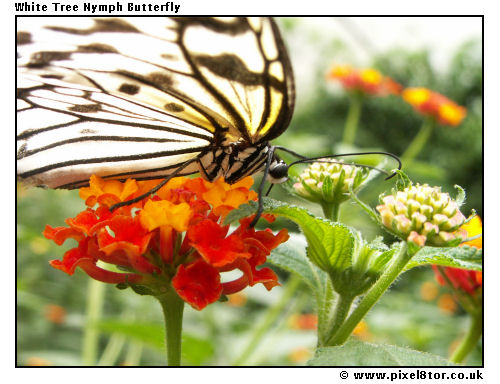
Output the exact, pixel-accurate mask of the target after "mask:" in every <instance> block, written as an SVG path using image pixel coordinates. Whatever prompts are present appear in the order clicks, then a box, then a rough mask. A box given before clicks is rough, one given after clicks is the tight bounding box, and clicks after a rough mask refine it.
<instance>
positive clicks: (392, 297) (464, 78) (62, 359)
mask: <svg viewBox="0 0 500 384" xmlns="http://www.w3.org/2000/svg"><path fill="white" fill-rule="evenodd" d="M280 22H281V25H282V27H283V35H284V39H285V41H286V42H287V45H288V47H289V49H290V51H291V52H292V57H293V56H294V55H293V52H294V50H295V49H297V50H298V49H300V47H297V46H294V40H293V38H292V37H293V36H295V35H297V34H298V33H304V30H303V28H306V27H304V25H303V23H301V22H300V20H296V19H282V20H280ZM332 22H333V21H332ZM307 36H309V38H308V40H307V41H308V44H311V45H313V47H314V46H318V47H319V46H320V45H321V47H322V49H324V51H323V52H322V57H324V61H323V62H322V64H321V65H319V66H318V67H317V68H309V69H308V70H309V71H311V73H309V74H308V76H309V77H310V78H312V79H313V80H312V83H311V84H309V86H310V87H311V89H312V91H310V92H309V93H308V95H309V96H310V97H309V98H308V99H307V100H301V104H300V108H298V109H297V111H296V113H295V115H294V118H293V120H292V123H291V125H290V127H289V128H288V130H287V131H286V132H285V133H284V134H283V135H282V136H281V137H280V138H279V139H278V140H276V143H277V144H281V145H284V146H286V147H289V148H291V149H293V150H296V151H298V152H300V153H302V154H305V155H309V156H318V155H327V154H332V153H336V151H337V149H338V147H337V146H338V143H339V142H340V140H341V137H342V130H343V125H344V122H345V117H346V113H347V109H348V105H349V100H348V98H347V97H346V94H345V93H342V92H338V91H337V92H335V91H332V89H331V88H332V87H331V84H328V83H327V81H326V80H325V73H326V71H327V69H328V67H329V66H330V65H332V64H333V63H335V62H336V59H337V57H339V56H340V57H344V58H345V57H349V53H350V50H351V49H352V48H349V47H348V46H346V45H345V43H344V42H343V41H340V40H338V39H336V37H335V36H327V35H321V36H317V35H315V34H313V33H311V34H309V35H307ZM325 47H326V48H325ZM430 56H431V52H428V51H406V50H401V49H398V50H391V51H388V52H384V53H383V54H378V55H377V56H375V57H373V63H372V66H373V67H374V68H377V69H379V70H380V71H382V72H383V73H384V74H386V75H389V76H391V77H393V78H394V79H395V80H396V81H398V82H400V83H401V84H403V85H404V86H423V87H428V88H430V89H432V90H435V91H437V92H440V93H442V94H444V95H446V96H447V97H449V98H450V99H452V100H454V101H456V102H457V103H458V104H460V105H463V106H465V107H466V108H467V110H468V114H467V117H466V119H465V120H464V122H463V123H462V124H461V125H460V126H459V127H456V128H449V127H441V126H439V127H437V128H436V129H435V130H434V132H433V137H431V139H430V140H429V143H428V145H427V146H426V147H425V148H424V150H423V151H422V152H421V153H420V155H419V156H418V162H415V163H413V166H412V167H410V168H408V169H405V170H406V171H407V173H408V174H409V175H410V177H411V178H412V179H413V180H414V181H417V182H421V183H424V182H425V183H429V184H431V185H441V186H442V187H443V190H444V191H447V192H450V193H451V194H452V195H454V190H453V185H455V184H459V185H460V186H462V187H463V188H464V189H465V190H466V191H467V200H466V204H465V206H464V208H463V210H462V211H463V212H464V214H466V215H467V214H468V213H469V212H470V210H471V209H472V208H474V209H476V210H477V212H478V213H479V214H480V215H482V211H483V208H482V193H483V192H482V191H483V172H482V169H483V161H482V156H483V155H482V51H481V42H480V41H466V42H463V44H462V45H461V46H460V48H459V49H458V50H457V51H456V52H455V54H454V56H453V59H452V60H451V63H450V65H449V67H448V68H447V69H446V70H445V71H439V72H438V71H437V70H436V69H435V68H433V66H432V64H431V61H430ZM344 62H345V61H344ZM352 64H353V65H356V63H352ZM295 76H296V77H297V78H298V77H300V76H301V73H298V72H297V71H296V72H295ZM421 123H422V119H421V117H420V116H418V115H417V114H416V113H415V112H414V111H413V110H412V108H411V107H410V106H409V105H408V104H406V103H405V102H404V101H403V100H402V99H401V98H399V97H396V96H389V97H385V98H369V99H367V100H366V101H365V103H364V105H363V110H362V116H361V121H360V127H359V130H358V136H357V138H356V145H357V147H358V148H359V149H362V150H385V151H388V152H392V153H394V154H396V155H400V154H401V153H403V152H404V150H405V149H406V147H407V146H408V144H409V142H410V140H411V139H412V138H413V137H414V136H415V135H416V134H417V132H418V130H419V128H420V125H421ZM372 185H373V184H372ZM391 187H392V183H390V182H384V181H383V180H382V178H380V179H379V181H378V182H376V183H375V186H373V187H371V188H369V189H366V190H364V191H363V192H362V193H361V198H362V199H363V200H364V201H366V202H368V203H370V204H372V205H374V204H376V203H377V198H378V195H379V193H381V192H382V191H384V190H387V189H390V188H391ZM272 196H273V197H274V198H277V199H282V200H285V201H292V202H295V203H299V204H301V205H305V206H306V207H307V208H308V209H310V210H311V211H313V212H315V213H317V214H320V211H319V209H318V208H317V207H313V206H310V205H308V204H306V203H305V202H303V201H298V200H294V199H292V198H290V196H289V195H287V194H286V193H285V192H284V191H283V190H280V188H279V187H278V188H275V189H274V190H273V192H272ZM82 209H83V202H82V201H81V200H80V199H79V198H78V193H77V192H76V191H52V190H41V189H29V190H26V189H24V188H22V187H19V188H18V199H17V215H18V218H17V236H18V237H17V363H18V364H19V365H26V364H34V360H33V358H35V357H36V358H41V359H44V361H45V362H46V363H48V364H52V365H80V364H81V340H82V329H83V326H84V324H85V302H86V288H87V285H88V278H87V277H86V275H84V274H83V273H82V272H80V271H77V272H76V273H75V275H74V276H72V277H69V276H67V275H66V274H64V273H62V272H60V271H57V270H55V269H53V268H51V267H50V266H49V265H48V260H51V259H56V258H61V257H62V254H63V249H62V248H61V247H57V246H55V245H54V244H52V243H50V242H49V241H48V240H45V239H44V238H43V237H42V235H41V233H42V231H43V229H44V227H45V225H46V224H51V225H53V226H58V225H63V221H64V219H65V218H67V217H72V216H74V215H75V214H76V213H77V212H79V211H80V210H82ZM342 221H344V222H345V223H346V224H348V225H351V226H354V227H356V228H358V229H360V230H361V231H362V232H363V233H364V235H365V236H366V238H368V239H372V238H373V237H374V236H375V235H378V234H379V233H378V231H377V229H376V228H374V226H373V225H372V223H371V222H370V221H369V220H368V218H367V217H365V216H364V215H363V214H362V213H361V211H360V210H359V209H358V208H356V207H354V206H352V205H350V204H344V206H343V208H342ZM283 225H285V226H288V227H289V228H290V230H292V231H293V230H295V229H296V228H295V227H294V226H293V225H292V224H290V223H288V222H285V221H282V220H279V221H277V223H276V224H275V226H276V228H277V227H280V226H283ZM387 240H388V241H392V240H393V239H390V238H387ZM70 246H71V244H69V245H66V248H65V249H68V248H70ZM278 272H279V274H280V278H281V280H282V281H285V280H286V279H287V274H286V273H284V272H283V271H278ZM430 281H433V275H432V273H431V272H430V271H429V270H427V269H417V270H412V271H410V272H407V273H406V274H405V275H404V277H403V278H401V279H400V280H399V281H398V282H397V284H395V286H394V287H393V288H392V289H391V291H390V292H388V293H387V294H386V295H385V296H384V297H383V299H382V300H381V301H380V302H379V303H378V304H377V306H376V307H375V308H374V309H373V310H372V311H371V312H370V313H369V315H368V317H367V319H366V322H367V326H368V336H366V335H365V336H366V337H369V340H370V341H373V342H384V343H389V344H395V345H401V346H408V347H411V348H414V349H418V350H424V351H429V352H432V353H436V354H439V355H442V356H443V357H446V356H447V355H448V349H449V347H450V345H451V344H452V343H453V342H454V341H455V340H457V339H458V338H459V337H460V336H461V335H462V334H463V332H464V331H465V329H466V323H467V316H465V314H464V313H463V312H462V311H461V310H460V309H459V308H458V309H456V311H454V312H453V313H445V312H443V311H442V310H440V309H439V308H438V305H437V302H438V300H440V298H442V295H443V294H444V293H446V290H445V289H444V288H439V295H438V296H437V297H436V298H435V299H433V300H431V301H425V300H423V299H422V297H421V294H420V292H421V289H422V284H423V283H425V282H430ZM280 292H281V288H276V289H274V290H273V291H271V292H269V293H268V292H267V291H265V290H264V289H260V288H252V289H247V290H246V291H245V295H246V298H247V300H248V301H247V303H246V304H245V305H244V306H240V307H238V306H231V305H229V304H228V303H216V304H214V305H212V306H210V307H209V308H207V309H205V310H203V311H202V312H197V311H195V310H193V309H191V308H187V309H186V320H185V335H184V360H185V362H186V364H189V365H231V364H232V363H233V362H234V361H235V360H236V359H237V356H236V355H238V354H240V353H242V351H243V350H244V348H245V345H247V344H248V342H249V340H250V339H251V335H252V332H254V330H255V327H256V324H259V321H262V319H263V318H264V317H265V316H266V313H267V312H266V311H268V309H269V308H270V307H272V306H273V304H274V303H275V302H276V301H277V300H278V299H279V297H280ZM49 304H56V305H59V306H61V307H63V308H64V310H65V312H66V317H65V319H64V321H63V322H62V323H61V324H54V323H52V322H50V321H48V320H47V318H46V316H45V314H46V312H47V310H48V307H47V305H49ZM312 308H313V305H312V299H311V297H310V294H309V292H308V291H307V288H306V287H305V286H304V287H303V289H301V292H300V294H299V295H298V296H297V297H295V298H294V299H293V300H292V301H291V302H290V303H289V304H287V306H286V309H285V311H284V312H283V313H282V315H281V316H280V317H279V319H278V321H277V322H276V324H274V325H273V327H272V331H271V332H269V333H268V334H266V335H265V337H264V338H263V340H262V342H261V343H260V344H259V346H258V348H257V349H256V351H255V352H254V353H253V354H252V355H251V356H250V357H248V358H247V359H246V360H245V361H244V364H250V365H252V364H262V365H295V364H299V365H301V364H304V363H305V359H304V358H302V359H298V358H297V356H300V353H302V355H303V356H306V358H307V351H306V352H304V351H303V350H302V349H303V348H306V349H307V348H309V351H310V350H312V348H313V347H314V345H315V333H314V331H313V330H297V329H293V327H291V326H290V322H291V320H290V319H291V318H292V319H293V318H294V316H295V315H296V314H297V313H308V312H310V311H312ZM103 313H104V314H103V319H102V321H101V322H100V323H99V324H96V326H97V328H98V329H99V330H100V332H101V337H100V344H99V352H100V353H99V355H100V356H101V358H102V354H103V353H104V352H106V351H107V352H108V355H111V352H113V351H114V352H115V355H112V358H108V360H106V359H101V363H107V364H133V365H162V364H163V362H164V356H163V344H162V343H163V341H162V338H163V327H162V320H161V310H160V307H159V305H158V304H157V303H156V302H154V301H153V299H152V298H149V297H140V296H137V295H134V294H133V293H132V292H129V291H125V292H122V291H118V290H116V289H114V288H113V287H111V286H109V287H107V288H106V292H105V304H104V311H103ZM112 343H114V344H113V345H115V346H116V345H117V346H119V348H118V347H115V349H114V350H112V348H111V347H110V345H111V344H112ZM235 351H236V352H235ZM301 351H302V352H301ZM468 363H469V364H475V365H477V364H481V348H480V346H479V347H478V349H477V350H476V351H475V353H474V354H473V356H471V358H470V359H469V360H468Z"/></svg>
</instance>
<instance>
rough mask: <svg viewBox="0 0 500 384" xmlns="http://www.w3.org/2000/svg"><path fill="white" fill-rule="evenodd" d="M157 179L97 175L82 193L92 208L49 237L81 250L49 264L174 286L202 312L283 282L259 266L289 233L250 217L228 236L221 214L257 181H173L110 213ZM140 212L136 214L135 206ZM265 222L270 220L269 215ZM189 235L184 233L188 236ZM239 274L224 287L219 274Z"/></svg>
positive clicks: (249, 194) (113, 279)
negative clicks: (248, 290) (254, 224)
mask: <svg viewBox="0 0 500 384" xmlns="http://www.w3.org/2000/svg"><path fill="white" fill-rule="evenodd" d="M156 183H157V182H153V181H145V182H141V181H135V180H127V181H126V182H125V183H120V182H117V181H104V180H102V179H100V178H98V177H96V176H93V177H92V178H91V180H90V187H88V188H82V189H81V190H80V196H81V197H82V198H83V199H84V200H85V201H86V204H87V205H88V206H91V207H92V206H94V205H95V204H99V206H98V208H97V209H95V210H94V209H92V208H88V209H86V210H85V211H83V212H81V213H79V214H78V215H77V216H76V217H75V218H70V219H67V220H66V224H67V225H68V227H58V228H53V227H51V226H49V225H47V227H46V228H45V231H44V235H45V237H47V238H49V239H52V240H53V241H54V242H55V243H56V244H58V245H61V244H62V243H63V242H64V241H65V240H66V239H68V238H71V239H74V240H76V241H77V242H78V246H77V247H75V248H73V249H70V250H69V251H67V252H66V253H65V254H64V257H63V259H62V260H61V261H60V260H53V261H51V265H52V266H53V267H54V268H57V269H60V270H62V271H64V272H66V273H68V274H70V275H72V274H73V273H74V271H75V269H76V268H77V267H79V268H81V269H82V270H84V271H85V273H87V274H88V275H89V276H90V277H92V278H94V279H97V280H99V281H103V282H107V283H114V284H116V283H125V284H141V285H146V286H149V287H150V288H151V289H153V290H154V289H157V288H158V287H160V288H161V286H162V285H163V286H164V284H172V286H173V288H174V289H175V290H176V292H177V293H178V295H179V296H180V297H181V298H182V299H183V300H184V301H186V302H187V303H189V304H190V305H191V306H193V308H196V309H198V310H200V309H203V308H204V307H205V306H207V305H208V304H210V303H213V302H215V301H217V300H218V299H219V298H220V296H221V295H222V294H229V293H235V292H239V291H241V290H242V289H244V288H245V287H247V286H252V285H255V284H257V283H262V284H264V286H265V287H266V288H267V289H271V288H272V287H274V286H276V285H278V278H277V276H276V274H275V273H274V272H273V271H272V270H271V269H269V268H261V269H260V268H259V266H261V265H262V264H263V263H265V262H266V259H267V256H268V255H269V254H270V252H271V251H272V250H273V249H274V248H276V247H277V246H278V245H279V244H281V243H282V242H284V241H286V240H287V239H288V234H287V232H286V230H282V231H280V232H279V233H278V234H277V235H274V234H273V233H272V232H271V231H270V230H265V231H256V230H255V229H253V228H249V223H250V221H251V218H250V219H245V220H242V221H241V223H240V226H239V227H238V228H236V229H235V230H234V231H233V232H232V233H230V234H228V232H229V226H222V225H221V221H222V219H223V217H224V216H225V215H226V214H227V213H228V212H229V211H230V210H232V209H234V208H236V207H238V206H239V205H240V204H242V203H245V202H247V201H248V200H249V199H255V198H256V194H255V192H253V191H251V190H249V188H250V186H251V184H252V179H251V178H246V179H243V180H242V181H240V182H238V183H236V184H234V185H229V184H226V183H224V182H223V181H222V180H218V181H216V182H215V183H209V182H207V181H205V180H202V179H200V178H198V179H187V178H184V177H179V178H174V179H172V180H170V181H169V182H168V183H167V184H166V185H165V186H164V187H163V188H161V189H160V190H159V191H158V192H157V194H156V195H155V196H153V197H150V198H147V199H144V200H143V201H140V202H138V203H136V204H134V205H133V207H130V206H126V207H122V208H119V209H117V210H115V211H113V212H110V210H109V206H111V205H112V204H114V203H116V202H120V201H125V200H127V199H129V198H132V197H134V196H139V195H141V194H142V193H144V192H145V191H147V190H148V189H151V188H152V187H154V185H156ZM132 208H134V209H132ZM266 217H268V216H267V215H266ZM183 233H185V235H183ZM98 261H102V262H105V263H108V264H113V265H116V266H118V267H120V269H123V270H126V271H129V273H118V272H113V271H109V270H107V269H104V268H101V267H100V266H98V265H97V263H98ZM233 269H239V270H240V271H241V272H242V276H241V277H240V278H238V279H236V280H234V281H231V282H225V283H221V281H220V273H221V272H226V271H230V270H233Z"/></svg>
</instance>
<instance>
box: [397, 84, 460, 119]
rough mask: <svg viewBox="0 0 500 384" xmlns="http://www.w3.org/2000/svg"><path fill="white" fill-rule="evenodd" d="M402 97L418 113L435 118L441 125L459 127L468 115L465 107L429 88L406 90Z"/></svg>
mask: <svg viewBox="0 0 500 384" xmlns="http://www.w3.org/2000/svg"><path fill="white" fill-rule="evenodd" d="M402 97H403V100H405V101H406V102H407V103H408V104H410V105H411V106H412V107H413V108H414V109H415V110H416V111H417V112H419V113H421V114H422V115H424V116H429V117H433V118H434V119H436V120H437V121H438V123H439V124H443V125H451V126H457V125H459V124H460V123H461V122H462V120H463V119H464V118H465V116H466V115H467V109H466V108H465V107H462V106H460V105H458V104H456V103H455V102H453V101H451V100H450V99H448V98H447V97H445V96H443V95H441V94H440V93H437V92H434V91H431V90H430V89H427V88H406V89H405V90H404V91H403V93H402Z"/></svg>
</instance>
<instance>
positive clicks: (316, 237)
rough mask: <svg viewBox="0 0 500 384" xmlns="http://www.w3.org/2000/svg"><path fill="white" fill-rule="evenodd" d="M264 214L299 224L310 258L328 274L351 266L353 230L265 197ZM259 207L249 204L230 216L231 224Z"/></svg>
mask: <svg viewBox="0 0 500 384" xmlns="http://www.w3.org/2000/svg"><path fill="white" fill-rule="evenodd" d="M263 202H264V212H266V213H272V214H274V215H278V216H282V217H285V218H287V219H290V220H292V221H294V222H295V223H297V224H298V225H299V227H300V229H301V230H302V232H303V233H304V235H305V237H306V239H307V243H308V249H307V255H308V257H309V258H310V259H311V261H312V262H313V263H314V264H316V265H317V266H318V267H320V268H321V269H322V270H324V271H328V273H330V274H332V273H335V272H337V271H343V270H344V269H345V268H347V267H349V266H350V265H351V257H352V252H353V248H354V240H355V236H354V234H353V232H352V231H351V230H350V229H349V227H347V226H345V225H344V224H341V223H334V222H331V221H329V220H325V219H322V218H318V217H314V216H313V215H312V214H311V213H309V212H308V211H307V210H306V209H304V208H300V207H296V206H293V205H288V204H285V203H282V202H280V201H277V200H273V199H269V198H264V201H263ZM256 206H257V204H256V203H255V202H251V203H250V204H245V205H243V206H241V207H240V208H238V209H237V210H234V211H232V212H230V213H229V215H227V217H226V220H225V223H226V224H227V223H230V222H233V221H235V220H238V219H240V218H242V217H246V216H249V215H251V214H252V213H254V212H255V208H256Z"/></svg>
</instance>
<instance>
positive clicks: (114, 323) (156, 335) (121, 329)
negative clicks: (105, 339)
mask: <svg viewBox="0 0 500 384" xmlns="http://www.w3.org/2000/svg"><path fill="white" fill-rule="evenodd" d="M95 327H96V328H97V329H98V330H100V331H101V332H105V333H116V334H119V335H123V336H126V337H128V338H130V339H133V340H135V341H138V342H141V343H144V344H146V345H148V346H150V347H153V348H159V349H164V348H165V340H164V337H165V327H164V326H163V325H161V324H154V323H138V322H136V321H125V320H118V319H110V320H102V321H99V322H97V323H96V324H95Z"/></svg>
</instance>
